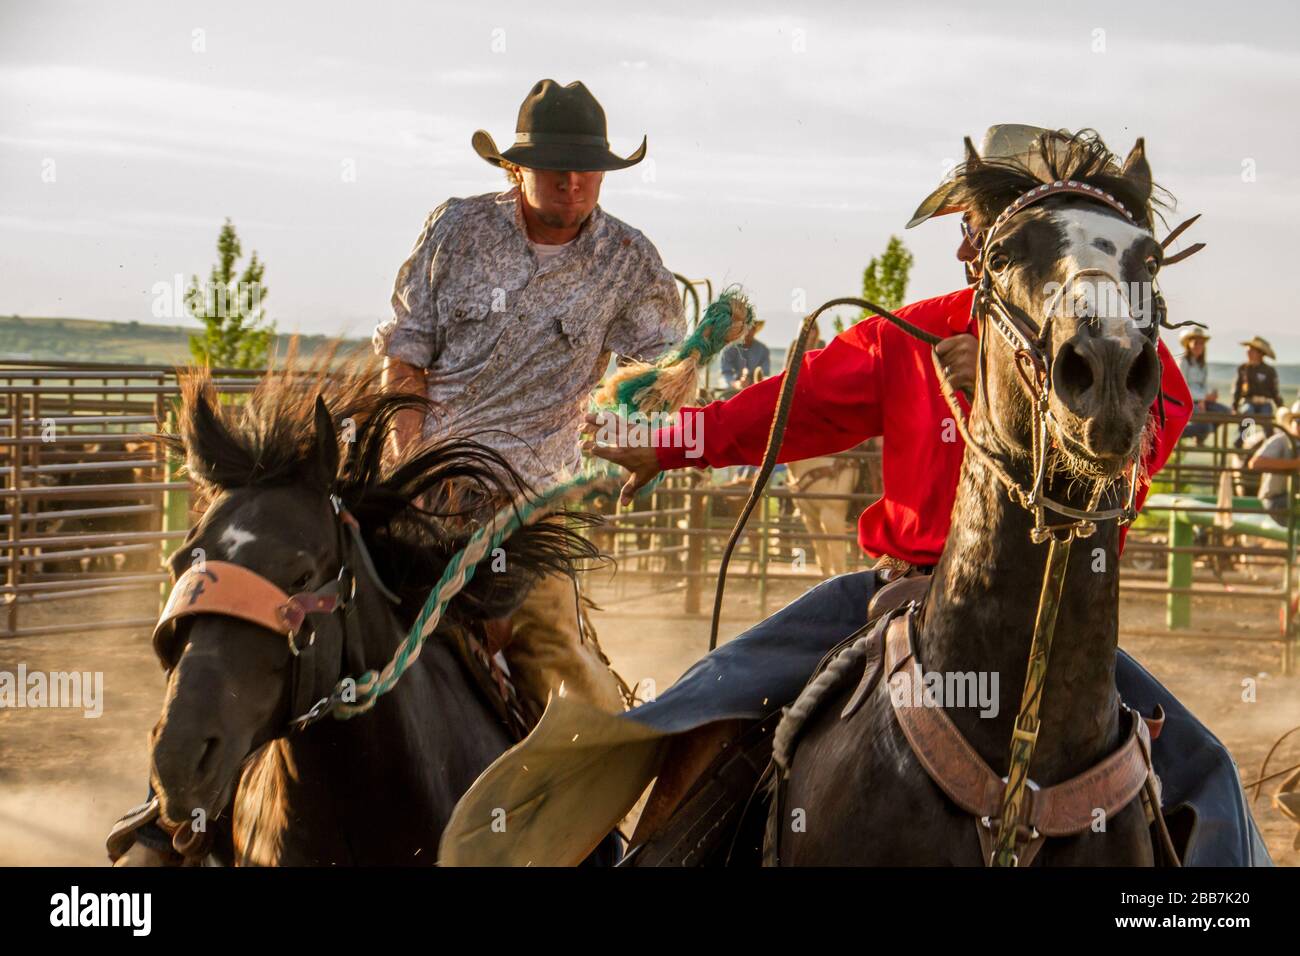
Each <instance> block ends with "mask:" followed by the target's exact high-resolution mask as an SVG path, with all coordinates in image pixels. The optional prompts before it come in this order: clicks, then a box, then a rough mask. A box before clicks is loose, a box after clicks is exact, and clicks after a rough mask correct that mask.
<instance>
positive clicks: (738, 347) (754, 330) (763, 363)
mask: <svg viewBox="0 0 1300 956" xmlns="http://www.w3.org/2000/svg"><path fill="white" fill-rule="evenodd" d="M762 328H763V323H762V321H761V320H760V321H757V322H755V323H754V324H753V326H751V327H750V328H748V329H746V330H745V335H744V337H743V338H742V339H741V340H740V341H739V342H732V343H731V344H730V345H728V346H727V347H726V348H725V349H723V350H722V359H721V361H722V380H723V381H724V382H725V383H726V386H727V388H728V389H730V390H732V391H738V390H739V389H742V388H745V387H746V386H749V385H753V384H754V383H755V382H759V381H762V380H763V379H765V378H767V377H768V376H769V375H771V374H772V361H771V355H770V353H769V352H768V349H767V346H766V345H764V344H763V343H762V342H760V341H758V339H757V338H756V336H757V335H758V333H759V332H760V331H761V330H762Z"/></svg>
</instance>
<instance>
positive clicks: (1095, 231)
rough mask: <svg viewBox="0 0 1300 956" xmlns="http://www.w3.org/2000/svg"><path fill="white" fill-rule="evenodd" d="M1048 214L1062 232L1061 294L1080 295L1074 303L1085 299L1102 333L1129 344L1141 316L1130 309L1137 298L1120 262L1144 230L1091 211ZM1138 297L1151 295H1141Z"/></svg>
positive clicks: (1076, 209)
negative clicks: (1128, 285) (1063, 282)
mask: <svg viewBox="0 0 1300 956" xmlns="http://www.w3.org/2000/svg"><path fill="white" fill-rule="evenodd" d="M1051 218H1052V220H1053V221H1054V222H1055V223H1056V224H1057V225H1058V226H1059V227H1060V228H1061V231H1062V232H1063V234H1064V235H1065V250H1064V254H1063V255H1062V258H1061V261H1062V263H1063V265H1064V266H1065V274H1066V276H1067V277H1069V278H1067V279H1066V281H1065V288H1064V289H1062V290H1060V294H1061V295H1065V296H1076V297H1080V299H1079V300H1076V301H1081V298H1082V297H1086V298H1087V299H1088V304H1089V305H1090V306H1091V307H1092V311H1093V314H1094V315H1095V317H1096V323H1097V326H1098V328H1099V329H1100V331H1101V333H1102V334H1103V335H1106V336H1110V337H1113V338H1115V339H1118V340H1119V341H1120V343H1121V344H1122V345H1123V346H1124V347H1126V348H1128V347H1130V346H1131V345H1132V342H1133V340H1132V338H1131V337H1130V336H1131V335H1132V333H1134V332H1136V331H1137V320H1138V319H1140V318H1143V317H1142V316H1134V315H1133V313H1132V309H1133V308H1134V300H1135V299H1136V298H1137V297H1136V296H1134V295H1133V290H1131V289H1129V288H1128V287H1127V284H1126V283H1125V282H1124V278H1123V276H1121V275H1120V263H1121V262H1122V261H1123V258H1124V256H1125V255H1126V254H1127V253H1128V252H1129V250H1130V249H1132V248H1133V246H1134V245H1136V244H1137V243H1138V242H1140V241H1141V240H1142V239H1144V238H1145V237H1146V236H1147V233H1146V232H1145V231H1143V230H1142V229H1139V228H1138V227H1137V226H1135V225H1133V224H1132V223H1128V222H1125V221H1124V220H1122V219H1119V218H1117V217H1115V216H1112V215H1108V214H1107V213H1104V212H1101V211H1100V210H1095V209H1079V208H1073V209H1063V210H1057V211H1054V212H1053V213H1052V215H1051ZM1079 273H1084V275H1082V276H1079ZM1097 273H1104V275H1098V274H1097ZM1076 276H1078V278H1075V277H1076ZM1117 283H1118V284H1117ZM1138 301H1139V302H1145V301H1150V299H1149V297H1147V296H1143V297H1142V298H1141V299H1138Z"/></svg>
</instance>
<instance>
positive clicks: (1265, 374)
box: [1232, 335, 1286, 447]
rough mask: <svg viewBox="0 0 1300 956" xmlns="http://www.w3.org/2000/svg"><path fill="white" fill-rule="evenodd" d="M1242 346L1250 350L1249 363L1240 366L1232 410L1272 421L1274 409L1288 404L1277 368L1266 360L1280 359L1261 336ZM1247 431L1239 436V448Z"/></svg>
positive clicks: (1247, 354)
mask: <svg viewBox="0 0 1300 956" xmlns="http://www.w3.org/2000/svg"><path fill="white" fill-rule="evenodd" d="M1241 344H1242V346H1244V347H1245V349H1246V361H1245V362H1244V363H1242V364H1241V365H1238V366H1237V381H1236V382H1235V383H1234V384H1233V387H1232V410H1233V411H1234V412H1236V413H1239V414H1242V415H1247V416H1251V417H1253V418H1264V417H1268V418H1272V417H1273V408H1274V406H1277V407H1278V408H1281V407H1282V406H1283V405H1285V404H1286V399H1284V398H1283V397H1282V391H1281V389H1280V388H1279V387H1278V380H1277V369H1276V368H1274V367H1273V366H1272V365H1269V364H1268V363H1267V362H1265V361H1264V359H1265V357H1268V358H1271V359H1274V360H1276V359H1277V355H1275V354H1274V352H1273V346H1271V345H1269V344H1268V341H1267V340H1266V339H1262V338H1260V337H1259V336H1258V335H1256V336H1253V337H1252V338H1249V339H1247V340H1246V341H1244V342H1242V343H1241ZM1269 430H1270V431H1271V430H1272V429H1271V428H1270V429H1269ZM1244 431H1245V429H1244V427H1243V429H1242V432H1239V433H1238V435H1237V445H1238V447H1240V446H1241V442H1242V433H1244Z"/></svg>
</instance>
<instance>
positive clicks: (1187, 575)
mask: <svg viewBox="0 0 1300 956" xmlns="http://www.w3.org/2000/svg"><path fill="white" fill-rule="evenodd" d="M1192 540H1193V535H1192V523H1191V522H1190V521H1185V520H1182V519H1181V516H1180V514H1179V512H1178V509H1177V508H1171V509H1170V511H1169V547H1170V548H1190V547H1191V546H1192ZM1192 557H1193V556H1192V553H1191V551H1170V553H1169V563H1168V565H1167V567H1168V574H1167V577H1166V583H1167V584H1168V585H1169V587H1171V588H1189V587H1191V586H1192ZM1165 626H1166V627H1168V628H1169V629H1170V630H1176V629H1181V628H1188V627H1191V626H1192V596H1191V595H1190V594H1174V593H1170V594H1169V595H1168V597H1167V598H1166V604H1165Z"/></svg>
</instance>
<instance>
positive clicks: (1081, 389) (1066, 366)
mask: <svg viewBox="0 0 1300 956" xmlns="http://www.w3.org/2000/svg"><path fill="white" fill-rule="evenodd" d="M1092 383H1093V375H1092V366H1091V365H1089V364H1088V360H1087V359H1086V358H1084V357H1083V356H1082V355H1080V354H1079V350H1078V349H1076V348H1075V347H1074V344H1073V343H1071V342H1067V343H1066V344H1065V345H1063V346H1061V354H1060V355H1059V356H1058V357H1057V361H1056V384H1057V387H1058V388H1060V389H1061V390H1062V392H1061V393H1062V394H1063V395H1083V394H1084V393H1085V392H1087V391H1088V389H1090V388H1092Z"/></svg>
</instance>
